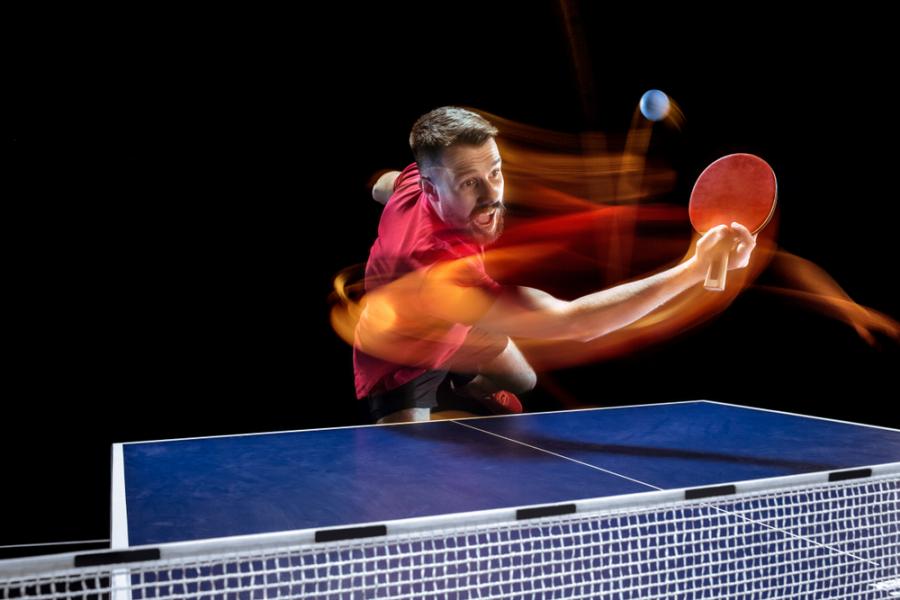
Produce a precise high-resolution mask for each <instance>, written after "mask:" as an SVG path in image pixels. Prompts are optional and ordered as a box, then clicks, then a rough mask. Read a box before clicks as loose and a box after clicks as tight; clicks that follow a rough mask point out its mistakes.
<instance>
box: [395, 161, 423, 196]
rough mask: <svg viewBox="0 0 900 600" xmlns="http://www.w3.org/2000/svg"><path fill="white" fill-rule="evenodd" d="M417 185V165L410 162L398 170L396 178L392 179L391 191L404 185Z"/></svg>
mask: <svg viewBox="0 0 900 600" xmlns="http://www.w3.org/2000/svg"><path fill="white" fill-rule="evenodd" d="M418 185H419V168H418V165H416V163H410V164H409V165H407V166H406V168H405V169H403V170H402V171H401V172H400V174H399V175H397V178H396V179H394V189H393V192H396V191H397V190H399V189H401V188H404V187H409V186H416V187H418Z"/></svg>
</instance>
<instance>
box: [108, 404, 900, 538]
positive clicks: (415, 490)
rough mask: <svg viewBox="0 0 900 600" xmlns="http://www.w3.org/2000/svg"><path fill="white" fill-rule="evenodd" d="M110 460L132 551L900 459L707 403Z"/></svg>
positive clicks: (838, 431)
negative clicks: (184, 543) (243, 536)
mask: <svg viewBox="0 0 900 600" xmlns="http://www.w3.org/2000/svg"><path fill="white" fill-rule="evenodd" d="M114 451H115V455H116V459H115V461H114V465H115V471H114V480H115V481H116V482H118V483H119V485H118V486H117V487H116V493H115V494H114V496H113V499H112V506H113V532H112V535H113V540H114V545H115V546H116V547H120V548H125V547H128V546H133V545H146V544H160V543H166V542H178V541H186V540H195V539H207V538H217V537H226V536H235V535H248V534H258V533H265V532H276V531H285V530H298V529H325V528H335V527H344V526H347V525H350V524H353V523H380V522H384V521H393V520H397V519H409V518H413V517H426V516H432V515H445V514H449V513H461V512H471V511H481V510H488V509H498V508H510V507H521V506H523V505H545V504H554V503H561V502H570V501H572V500H576V499H583V498H604V497H611V496H620V495H623V494H636V493H641V492H647V491H656V490H674V489H682V488H703V487H712V486H719V485H723V484H731V483H734V482H741V481H749V480H759V479H764V478H771V477H783V476H788V475H800V474H805V473H827V472H830V471H839V470H847V469H857V468H860V467H869V466H872V465H879V464H885V463H896V462H898V461H900V431H892V430H888V429H885V428H880V427H872V426H865V425H857V424H849V423H841V422H837V421H829V420H826V419H819V418H811V417H805V416H796V415H790V414H784V413H778V412H773V411H769V410H758V409H751V408H743V407H739V406H729V405H725V404H720V403H715V402H705V401H699V402H683V403H673V404H655V405H642V406H630V407H621V408H600V409H587V410H574V411H565V412H551V413H534V414H523V415H515V416H504V417H483V418H473V419H460V420H451V421H430V422H424V423H416V424H413V423H407V424H397V425H379V426H375V425H373V426H361V427H343V428H335V429H319V430H303V431H293V432H283V433H267V434H254V435H239V436H224V437H209V438H198V439H183V440H169V441H156V442H137V443H129V444H121V445H116V446H115V448H114Z"/></svg>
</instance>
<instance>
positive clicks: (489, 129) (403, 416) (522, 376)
mask: <svg viewBox="0 0 900 600" xmlns="http://www.w3.org/2000/svg"><path fill="white" fill-rule="evenodd" d="M497 134H498V131H497V129H496V128H495V127H493V126H492V125H491V124H490V123H489V122H488V121H487V120H485V119H484V118H482V117H481V116H480V115H478V114H475V113H473V112H471V111H468V110H465V109H462V108H457V107H452V106H446V107H442V108H438V109H435V110H433V111H431V112H429V113H427V114H425V115H423V116H422V117H420V118H419V119H418V120H417V121H416V123H415V124H414V125H413V128H412V131H411V133H410V139H409V143H410V148H411V149H412V152H413V156H414V157H415V162H414V163H412V164H410V165H409V166H408V167H406V168H405V169H404V170H403V171H402V172H398V171H391V172H388V173H385V174H384V175H382V176H381V177H380V178H379V179H378V180H377V182H376V183H375V186H374V187H373V190H372V196H373V198H375V200H377V201H378V202H380V203H382V204H385V209H384V212H383V213H382V217H381V222H380V223H379V227H378V238H377V239H376V241H375V244H374V245H373V246H372V249H371V251H370V254H369V260H368V262H367V264H366V291H367V297H369V298H371V300H370V301H369V302H368V303H367V305H366V306H365V308H364V309H363V312H362V314H361V316H360V320H359V323H358V324H357V328H356V339H355V340H354V351H353V357H354V372H355V380H356V392H357V397H358V398H360V399H362V398H366V399H367V400H368V402H369V408H370V414H371V416H372V418H373V420H375V421H376V422H379V423H387V422H400V421H419V420H428V419H429V418H430V410H431V408H433V407H435V406H436V405H437V400H436V391H437V389H438V386H440V384H441V383H442V382H443V381H444V379H445V378H446V377H447V376H448V375H453V374H454V373H456V372H459V371H461V372H462V373H468V377H464V378H462V379H458V378H457V379H452V380H451V382H452V384H453V385H451V387H453V389H454V391H455V392H456V393H458V394H460V395H462V396H466V397H471V398H475V399H479V400H481V401H483V402H486V403H489V404H493V405H494V409H495V412H500V411H503V410H504V409H505V410H506V412H515V411H519V410H521V408H520V407H519V406H514V405H513V406H504V405H503V404H504V401H508V397H507V396H504V395H503V393H502V391H503V390H508V391H510V392H512V393H513V394H518V393H523V392H526V391H528V390H530V389H533V387H534V385H535V383H536V381H537V377H536V375H535V373H534V370H533V369H532V368H531V366H530V365H529V364H528V362H527V361H526V360H525V357H524V356H523V355H522V353H521V352H520V351H519V349H518V348H517V347H516V345H515V343H514V342H513V341H512V340H511V339H510V336H516V337H530V338H543V339H559V340H579V341H589V340H591V339H594V338H596V337H599V336H602V335H605V334H607V333H610V332H612V331H615V330H617V329H620V328H622V327H625V326H626V325H628V324H630V323H633V322H634V321H636V320H638V319H640V318H641V317H642V316H644V315H646V314H647V313H649V312H651V311H652V310H654V309H655V308H657V307H658V306H660V305H661V304H664V303H665V302H667V301H668V300H670V299H671V298H673V297H675V296H677V295H678V294H680V293H681V292H683V291H685V290H686V289H688V288H690V287H692V286H694V285H695V284H697V283H699V282H700V281H702V280H703V279H704V276H705V273H706V269H707V267H708V265H709V264H710V262H711V261H712V259H713V257H714V256H715V255H717V254H721V253H722V252H729V253H730V255H729V268H730V269H739V268H744V267H746V266H747V264H748V262H749V259H750V254H751V252H752V251H753V248H754V247H755V245H756V238H755V236H753V235H751V233H750V232H749V231H748V230H747V228H746V227H744V226H742V225H740V224H738V223H732V225H731V227H729V226H725V225H722V226H719V227H717V228H714V229H712V230H711V231H709V232H707V233H706V234H705V235H704V236H703V237H701V238H700V240H699V241H698V242H697V247H696V252H695V254H694V256H692V257H691V258H690V259H689V260H688V261H686V262H683V263H681V264H679V265H677V266H675V267H672V268H671V269H668V270H666V271H663V272H661V273H657V274H655V275H653V276H651V277H647V278H645V279H641V280H638V281H633V282H629V283H625V284H622V285H619V286H616V287H614V288H611V289H608V290H602V291H599V292H595V293H593V294H588V295H586V296H583V297H581V298H577V299H575V300H572V301H564V300H560V299H558V298H554V297H553V296H551V295H550V294H548V293H546V292H543V291H541V290H538V289H534V288H528V287H523V286H504V285H501V284H499V283H498V282H496V281H494V280H493V279H491V277H490V276H489V275H488V274H487V273H486V272H485V270H484V262H483V253H484V247H485V246H487V245H490V244H492V243H493V242H495V241H496V240H497V239H498V238H499V237H500V235H501V234H502V232H503V224H504V216H505V211H506V209H505V205H504V203H503V171H502V157H501V156H500V151H499V149H498V147H497V144H496V141H495V138H496V136H497ZM410 274H412V275H410ZM413 276H415V277H417V278H416V279H414V280H411V281H413V283H411V284H407V285H406V286H405V288H403V286H399V289H405V290H406V292H405V293H396V292H394V290H393V289H392V286H395V285H396V284H397V282H401V283H402V282H404V281H406V280H407V279H409V277H413ZM409 290H414V291H413V292H412V293H410V292H409ZM400 297H402V298H403V300H401V301H398V300H397V298H400ZM386 323H389V324H390V326H389V327H388V326H386V325H385V324H386ZM411 332H413V333H411ZM399 355H402V356H403V357H404V358H403V359H402V360H390V359H391V358H395V357H396V356H399ZM513 398H514V396H513ZM505 399H506V400H505ZM498 403H499V405H500V406H497V405H498ZM513 404H516V402H513Z"/></svg>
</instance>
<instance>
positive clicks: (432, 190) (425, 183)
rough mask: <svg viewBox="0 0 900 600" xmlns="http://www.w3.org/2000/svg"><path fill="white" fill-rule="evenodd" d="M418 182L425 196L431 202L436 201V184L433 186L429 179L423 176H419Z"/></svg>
mask: <svg viewBox="0 0 900 600" xmlns="http://www.w3.org/2000/svg"><path fill="white" fill-rule="evenodd" d="M419 182H420V183H421V184H422V191H423V192H425V197H426V198H428V200H429V201H431V202H437V198H438V192H437V186H435V185H434V183H433V182H432V181H431V180H430V179H426V178H425V177H420V178H419Z"/></svg>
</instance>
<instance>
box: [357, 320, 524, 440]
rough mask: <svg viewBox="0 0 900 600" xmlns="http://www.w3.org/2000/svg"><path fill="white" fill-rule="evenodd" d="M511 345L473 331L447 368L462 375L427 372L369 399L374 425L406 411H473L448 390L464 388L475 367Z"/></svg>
mask: <svg viewBox="0 0 900 600" xmlns="http://www.w3.org/2000/svg"><path fill="white" fill-rule="evenodd" d="M508 342H509V338H508V337H507V336H505V335H504V336H499V335H496V334H491V333H488V332H486V331H482V330H480V329H478V328H477V327H473V328H472V329H471V330H470V331H469V335H468V336H467V337H466V341H465V343H464V344H463V346H462V347H461V348H460V349H459V351H457V353H456V354H454V356H453V358H452V359H451V360H450V361H448V365H449V366H450V367H452V368H454V369H459V370H460V371H461V372H457V371H456V370H454V371H452V372H451V371H449V370H448V369H442V370H434V371H425V372H424V373H422V374H421V375H419V376H418V377H416V378H415V379H413V380H412V381H408V382H406V383H404V384H403V385H401V386H400V387H397V388H394V389H392V390H388V391H387V392H383V393H373V394H369V396H367V397H366V401H367V402H368V404H369V416H370V417H371V419H372V422H373V423H374V422H377V421H378V419H380V418H382V417H384V416H386V415H389V414H391V413H394V412H397V411H398V410H403V409H405V408H436V407H438V406H440V407H441V408H461V409H464V410H465V409H469V410H472V407H473V403H472V402H465V401H464V400H463V399H462V398H460V397H458V396H456V395H455V394H453V393H452V392H450V389H449V383H450V381H451V380H452V381H453V385H454V386H456V387H462V386H463V385H465V384H467V383H469V382H470V381H471V380H472V379H474V378H475V376H476V375H477V374H478V372H477V370H476V367H477V366H479V365H481V364H484V363H485V362H487V361H490V360H492V359H493V358H496V357H497V356H498V355H500V354H501V353H502V352H503V351H504V350H506V345H507V343H508Z"/></svg>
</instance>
